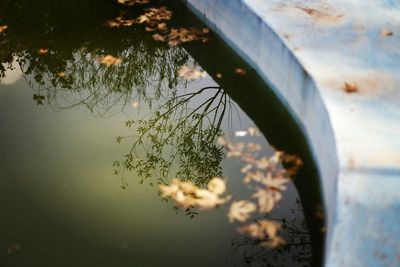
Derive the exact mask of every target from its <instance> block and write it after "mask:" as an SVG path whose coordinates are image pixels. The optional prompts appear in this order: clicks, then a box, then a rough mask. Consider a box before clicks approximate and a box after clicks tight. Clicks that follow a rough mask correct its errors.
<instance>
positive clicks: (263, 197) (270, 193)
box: [252, 188, 282, 213]
mask: <svg viewBox="0 0 400 267" xmlns="http://www.w3.org/2000/svg"><path fill="white" fill-rule="evenodd" d="M252 197H253V198H257V199H258V207H259V212H260V213H268V212H270V211H271V210H273V209H274V207H275V205H276V203H278V202H279V201H280V200H281V198H282V194H281V192H280V191H277V190H271V189H267V188H257V190H256V193H254V194H253V196H252Z"/></svg>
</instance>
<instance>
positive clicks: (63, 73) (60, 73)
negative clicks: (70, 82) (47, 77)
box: [57, 71, 65, 78]
mask: <svg viewBox="0 0 400 267" xmlns="http://www.w3.org/2000/svg"><path fill="white" fill-rule="evenodd" d="M57 76H58V77H60V78H64V77H65V72H63V71H60V72H59V73H57Z"/></svg>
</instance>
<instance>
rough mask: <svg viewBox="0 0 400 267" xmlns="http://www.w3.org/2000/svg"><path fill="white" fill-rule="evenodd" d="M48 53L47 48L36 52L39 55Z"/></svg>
mask: <svg viewBox="0 0 400 267" xmlns="http://www.w3.org/2000/svg"><path fill="white" fill-rule="evenodd" d="M48 52H49V49H48V48H39V50H38V53H39V54H40V55H44V54H47V53H48Z"/></svg>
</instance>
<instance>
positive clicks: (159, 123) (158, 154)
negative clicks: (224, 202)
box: [114, 86, 232, 185]
mask: <svg viewBox="0 0 400 267" xmlns="http://www.w3.org/2000/svg"><path fill="white" fill-rule="evenodd" d="M203 94H207V95H210V97H207V98H206V99H205V100H203V99H202V95H203ZM203 97H204V96H203ZM199 100H200V101H199ZM196 102H199V104H193V103H196ZM230 105H232V103H231V101H230V99H229V97H228V96H227V95H226V93H225V92H224V91H223V89H222V88H220V87H212V86H210V87H204V88H202V89H200V90H198V91H195V92H190V93H184V94H174V95H172V96H171V97H170V98H169V99H167V100H166V101H165V102H163V103H162V104H161V105H160V106H159V107H158V108H157V109H156V110H155V111H154V112H152V114H151V115H150V116H149V117H148V118H145V119H139V120H136V121H134V120H129V121H127V122H126V125H127V126H129V127H130V126H131V125H135V126H136V127H137V134H138V135H137V136H133V138H134V141H133V143H132V145H131V149H130V151H129V153H127V154H126V155H125V158H124V160H122V161H120V162H115V163H114V165H115V166H116V167H119V168H120V170H121V169H122V171H125V170H129V171H130V170H135V172H136V173H137V174H138V175H139V176H140V177H142V178H144V179H147V178H150V177H153V178H154V177H156V178H157V180H158V182H159V183H166V182H167V180H168V179H169V178H170V177H171V176H177V177H181V178H182V179H187V180H192V181H193V182H194V183H195V184H196V185H204V184H206V183H207V182H208V181H209V180H210V179H211V178H212V177H215V176H221V175H222V170H221V167H220V162H221V161H222V157H223V153H222V148H221V147H220V146H217V145H216V144H215V140H216V137H218V136H220V135H222V134H223V133H222V131H221V124H222V120H223V118H224V116H225V115H226V112H227V108H229V106H230ZM121 140H122V137H119V138H117V141H118V142H120V141H121ZM120 170H116V173H119V171H120ZM141 182H143V179H142V181H141Z"/></svg>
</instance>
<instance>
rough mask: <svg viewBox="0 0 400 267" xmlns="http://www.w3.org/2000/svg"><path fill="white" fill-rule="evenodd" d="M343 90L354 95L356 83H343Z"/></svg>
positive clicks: (356, 90) (356, 89)
mask: <svg viewBox="0 0 400 267" xmlns="http://www.w3.org/2000/svg"><path fill="white" fill-rule="evenodd" d="M343 89H344V91H345V92H347V93H356V92H358V86H357V84H356V83H348V82H345V83H344V87H343Z"/></svg>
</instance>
